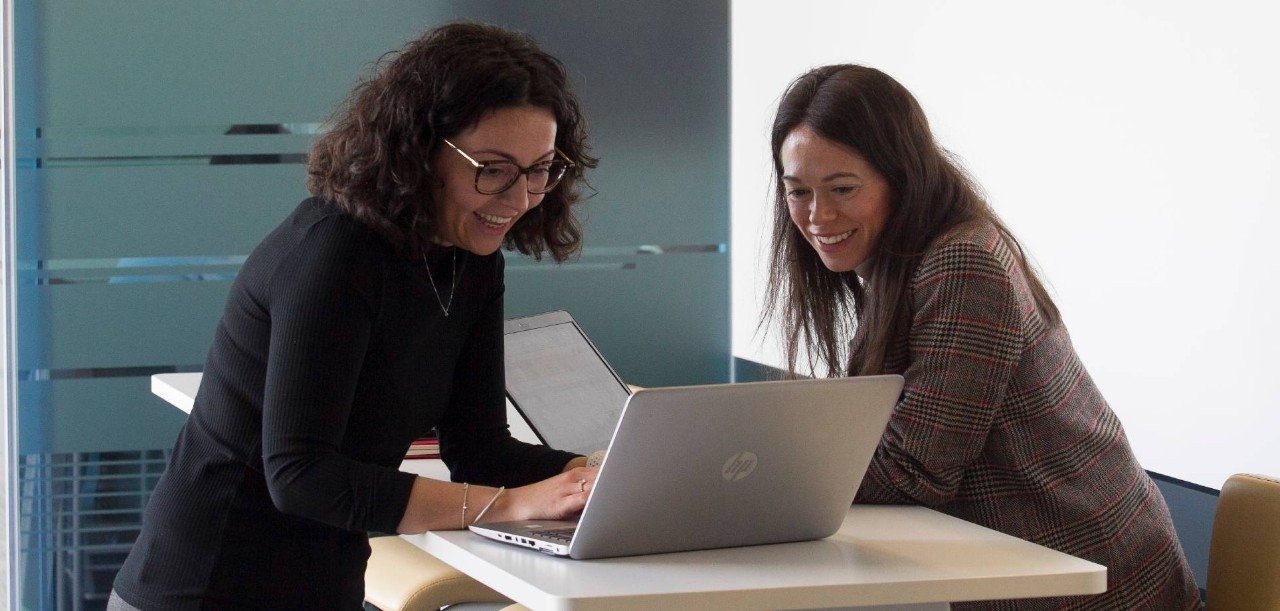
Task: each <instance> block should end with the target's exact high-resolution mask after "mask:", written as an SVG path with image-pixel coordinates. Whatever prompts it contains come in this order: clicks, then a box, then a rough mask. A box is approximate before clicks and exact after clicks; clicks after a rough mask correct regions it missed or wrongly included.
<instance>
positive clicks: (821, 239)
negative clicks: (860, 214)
mask: <svg viewBox="0 0 1280 611" xmlns="http://www.w3.org/2000/svg"><path fill="white" fill-rule="evenodd" d="M851 235H853V230H849V231H846V232H844V233H842V234H840V235H816V236H813V237H814V239H816V240H818V243H820V244H838V243H840V242H843V241H845V240H846V239H848V238H849V236H851Z"/></svg>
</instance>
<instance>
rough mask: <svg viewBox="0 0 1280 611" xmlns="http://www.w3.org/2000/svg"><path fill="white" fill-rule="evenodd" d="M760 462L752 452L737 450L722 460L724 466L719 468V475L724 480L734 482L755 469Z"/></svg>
mask: <svg viewBox="0 0 1280 611" xmlns="http://www.w3.org/2000/svg"><path fill="white" fill-rule="evenodd" d="M758 464H760V459H759V458H757V457H756V455H755V453H754V452H738V453H737V454H734V455H733V456H730V457H729V460H726V461H724V467H723V468H722V469H720V475H721V477H724V481H726V482H736V481H738V480H740V479H742V478H744V477H746V476H748V475H751V472H752V471H755V470H756V465H758Z"/></svg>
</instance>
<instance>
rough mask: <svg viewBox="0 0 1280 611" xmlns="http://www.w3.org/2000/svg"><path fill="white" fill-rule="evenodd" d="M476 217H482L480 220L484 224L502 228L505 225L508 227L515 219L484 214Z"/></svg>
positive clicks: (480, 213) (479, 213) (477, 214)
mask: <svg viewBox="0 0 1280 611" xmlns="http://www.w3.org/2000/svg"><path fill="white" fill-rule="evenodd" d="M476 216H478V217H480V220H481V221H483V222H484V224H486V225H491V226H493V227H501V226H503V225H506V224H507V223H510V222H511V219H513V218H515V217H513V216H494V215H492V214H485V213H483V212H477V213H476Z"/></svg>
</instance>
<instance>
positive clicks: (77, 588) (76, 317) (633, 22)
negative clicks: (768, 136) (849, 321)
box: [14, 0, 730, 609]
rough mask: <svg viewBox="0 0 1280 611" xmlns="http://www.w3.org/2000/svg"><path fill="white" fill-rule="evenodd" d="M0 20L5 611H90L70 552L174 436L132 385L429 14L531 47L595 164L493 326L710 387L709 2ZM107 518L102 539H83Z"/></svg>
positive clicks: (714, 113) (722, 287)
mask: <svg viewBox="0 0 1280 611" xmlns="http://www.w3.org/2000/svg"><path fill="white" fill-rule="evenodd" d="M304 6H305V10H304V9H303V7H304ZM14 9H15V39H14V43H15V46H16V48H17V65H16V81H17V91H16V93H17V106H16V112H17V123H18V125H17V127H18V129H17V132H16V134H15V135H16V141H17V150H18V159H17V160H16V161H17V165H18V167H19V171H18V189H17V197H16V199H17V207H18V227H17V230H18V234H19V237H18V244H17V248H18V252H19V257H18V262H17V263H18V266H19V268H20V274H19V275H20V278H19V281H20V285H19V288H18V312H17V315H18V324H19V329H18V338H17V342H18V353H17V356H18V372H17V375H18V378H19V404H18V412H19V421H18V436H19V447H18V453H19V465H17V467H16V469H17V473H18V482H19V487H20V489H21V499H20V504H22V506H23V507H24V510H23V511H24V513H23V518H22V520H23V523H22V532H21V533H20V537H21V539H22V540H21V542H20V545H21V548H22V551H21V554H22V558H21V561H20V568H21V569H22V570H23V576H22V581H21V584H20V587H21V590H22V600H23V605H24V607H25V608H41V609H43V608H52V607H60V608H61V607H64V606H67V605H68V604H69V605H70V607H71V608H85V607H88V608H98V607H100V605H101V598H100V594H101V592H102V580H103V578H104V577H103V575H86V574H85V571H88V570H89V569H87V568H85V567H87V566H89V565H90V564H92V562H91V560H92V558H89V557H88V556H86V555H85V554H87V553H89V552H92V551H102V550H108V549H109V550H113V551H112V553H114V554H116V556H117V557H118V556H120V555H121V554H122V553H123V552H122V550H123V551H127V548H128V545H129V544H130V543H131V541H132V539H131V537H132V536H134V535H133V531H132V530H130V529H131V528H136V523H131V522H130V520H133V522H136V512H137V507H140V504H141V502H143V501H144V500H145V493H146V490H148V489H149V486H150V485H151V484H152V483H153V481H154V477H155V472H157V469H158V467H157V465H161V466H162V465H163V454H161V455H156V454H155V453H156V452H163V451H164V450H165V449H167V448H168V447H169V446H170V445H171V444H172V440H173V438H174V434H175V433H176V432H177V430H178V428H179V427H180V426H181V424H182V422H183V416H182V415H181V414H180V413H179V412H177V411H176V410H174V409H172V408H170V407H168V406H167V405H165V404H164V403H163V402H162V401H160V400H159V399H157V398H155V397H153V396H151V394H150V392H149V380H148V376H149V375H151V374H152V373H157V372H166V371H195V370H198V369H199V368H200V366H201V363H202V362H203V360H204V353H205V350H206V349H207V347H208V344H209V341H210V338H211V337H212V332H213V329H214V326H215V324H216V322H217V318H218V316H219V314H220V312H221V308H222V304H223V301H224V299H225V296H226V293H227V289H228V288H229V286H230V279H231V278H233V277H234V274H235V273H236V271H237V269H238V266H239V264H240V262H241V261H242V260H243V257H244V255H246V254H248V252H249V251H250V249H252V247H253V246H254V245H255V244H256V243H257V242H258V240H259V239H261V237H262V236H263V235H265V234H266V232H267V231H268V230H270V229H271V228H272V227H274V226H275V225H276V224H277V223H278V222H279V221H280V220H281V219H282V218H283V217H284V215H285V214H287V213H288V212H289V211H290V210H292V209H293V207H294V206H295V205H296V204H297V202H298V201H299V200H300V199H301V198H303V197H305V195H306V193H305V188H304V187H305V185H304V180H305V165H304V163H305V154H306V152H307V149H308V145H309V143H310V142H311V140H312V138H313V137H314V135H315V133H316V132H317V131H318V130H319V129H321V125H322V124H323V122H324V121H325V120H326V119H327V118H328V116H329V114H330V112H331V111H332V110H333V109H334V107H335V106H336V105H337V104H338V103H339V102H340V101H341V100H343V99H344V98H345V96H346V94H347V92H348V91H349V90H350V88H351V86H352V85H353V84H354V83H355V82H356V80H357V79H358V78H359V77H360V76H361V74H363V73H365V71H366V70H367V69H368V68H369V67H370V65H371V63H372V62H373V61H375V60H376V59H378V57H379V56H380V55H381V54H383V53H384V52H387V51H390V50H393V49H395V48H397V47H399V46H400V45H401V44H402V43H403V42H405V41H407V40H409V39H411V38H413V37H415V36H417V35H418V34H419V33H421V32H422V31H423V30H424V29H426V28H428V27H430V26H431V25H433V24H439V23H443V22H446V21H450V20H454V19H459V18H468V19H474V20H479V21H487V22H491V23H497V24H500V25H505V26H508V27H513V28H515V29H520V30H524V31H526V32H529V33H530V34H532V35H533V36H534V37H535V38H537V39H538V40H539V42H540V43H541V44H542V45H543V46H544V47H545V48H547V49H548V50H549V51H551V52H552V53H554V54H555V55H557V56H558V57H559V58H560V59H561V60H563V61H564V63H565V64H566V65H567V66H568V68H569V70H570V73H571V75H572V77H573V78H574V80H575V83H576V86H577V90H578V92H579V94H580V96H581V97H582V99H583V102H584V104H585V107H586V111H587V117H588V122H589V127H590V130H591V133H592V136H593V144H594V150H593V154H594V155H595V156H597V157H599V158H600V159H601V163H600V167H599V169H598V170H596V171H595V172H594V173H592V174H591V175H589V180H590V182H591V185H592V186H593V187H594V190H595V194H594V196H593V197H592V198H591V199H590V200H589V201H588V203H587V205H586V211H587V216H586V219H585V227H586V240H585V246H586V248H585V250H584V253H583V256H582V257H581V258H580V259H579V260H577V261H574V262H571V263H569V264H566V265H560V266H556V265H551V264H548V263H546V262H542V263H536V262H534V261H532V260H527V259H524V258H521V257H519V256H517V255H508V278H507V280H508V291H507V295H508V299H507V306H508V311H507V314H508V316H518V315H524V314H530V313H535V312H540V311H546V310H552V309H567V310H569V311H570V312H572V313H573V314H574V316H575V317H576V318H577V319H579V321H580V322H581V324H582V325H583V326H584V328H586V330H587V331H588V333H589V334H590V335H591V337H592V340H593V341H594V342H595V343H596V345H597V346H598V347H599V348H600V349H601V351H602V352H603V353H604V354H605V355H606V357H607V358H608V359H609V361H610V362H611V363H612V364H613V365H614V366H615V368H616V369H617V370H618V372H619V373H620V374H621V375H622V376H623V377H624V378H625V379H626V380H627V381H628V382H632V383H636V384H642V385H650V386H652V385H672V384H686V383H703V382H715V381H727V380H728V379H729V377H730V373H729V367H730V357H729V320H728V312H729V287H728V278H729V262H728V253H727V246H726V244H727V242H728V234H729V220H728V218H729V186H728V185H729V135H728V134H729V14H728V11H729V8H728V2H727V0H720V1H700V2H693V3H685V2H675V1H670V0H659V1H654V2H638V3H637V2H622V1H617V2H566V1H549V2H537V3H532V2H496V1H474V2H471V1H469V2H461V1H454V2H447V1H446V2H440V1H432V2H421V1H420V0H415V1H412V2H408V1H403V2H392V1H384V2H376V3H363V2H349V1H337V0H333V1H323V2H321V1H316V2H307V3H305V5H304V3H299V2H289V1H284V0H275V1H257V2H236V3H231V2H180V3H157V2H143V1H141V0H122V1H113V2H109V3H89V2H74V3H73V2H37V1H35V0H17V1H15V2H14ZM157 456H158V457H157ZM121 473H122V474H126V475H119V474H121ZM111 474H116V475H111ZM126 476H127V477H126ZM129 478H133V479H136V481H132V480H130V481H132V483H127V484H126V483H122V482H124V481H125V480H126V479H129ZM130 486H132V488H130ZM122 490H127V491H130V493H131V494H135V495H136V496H138V499H140V500H135V501H130V503H132V505H131V504H130V503H125V502H123V501H120V500H119V499H120V498H121V497H122V495H123V494H124V493H123V492H121V491H122ZM105 511H111V512H114V513H111V514H110V515H111V516H112V518H111V519H112V520H113V524H115V526H112V527H110V528H107V527H103V528H104V529H106V530H109V531H110V532H109V534H107V535H104V534H103V531H101V530H99V531H91V530H89V529H87V527H85V526H84V525H85V519H84V517H85V516H89V515H107V514H104V513H102V512H105ZM92 512H99V513H98V514H93V513H92ZM68 525H74V526H68ZM76 529H80V530H76ZM91 533H96V534H92V536H91ZM86 550H88V551H86ZM104 562H105V565H106V566H109V565H110V563H111V561H110V559H108V560H107V561H104ZM77 563H78V564H77ZM99 564H103V563H102V562H100V563H99ZM77 567H79V568H77ZM70 574H74V577H67V575H70ZM106 583H108V584H109V579H108V580H107V582H106Z"/></svg>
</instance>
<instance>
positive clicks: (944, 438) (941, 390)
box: [856, 223, 1199, 611]
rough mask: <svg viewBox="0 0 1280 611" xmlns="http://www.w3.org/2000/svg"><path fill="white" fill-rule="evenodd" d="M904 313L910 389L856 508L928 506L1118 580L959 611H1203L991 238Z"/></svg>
mask: <svg viewBox="0 0 1280 611" xmlns="http://www.w3.org/2000/svg"><path fill="white" fill-rule="evenodd" d="M907 302H908V304H909V306H910V308H911V309H910V316H911V324H910V331H909V332H908V334H907V336H906V337H902V338H899V339H898V340H897V341H896V342H895V343H894V344H893V345H892V346H891V347H890V349H889V352H888V354H886V364H885V370H886V373H900V374H902V375H903V377H905V378H906V386H905V387H904V389H903V393H902V397H901V399H900V400H899V402H898V405H897V407H896V408H895V410H894V413H893V416H892V418H891V419H890V421H889V426H888V429H887V430H886V431H885V434H884V438H883V439H882V440H881V442H880V446H879V448H878V449H877V450H876V454H875V458H874V459H873V460H872V464H871V467H870V469H869V470H868V472H867V475H866V478H865V480H864V481H863V484H862V487H861V489H859V491H858V496H857V501H856V502H860V503H909V504H919V505H926V506H929V507H933V508H935V509H937V510H939V511H942V512H944V513H947V514H950V515H953V516H956V517H958V518H962V519H964V520H968V521H970V522H974V523H977V524H981V525H983V526H986V527H988V528H992V529H994V530H998V531H1001V532H1005V533H1008V534H1011V535H1014V536H1017V537H1021V538H1023V539H1026V540H1028V541H1033V542H1035V543H1039V544H1041V545H1044V546H1047V547H1050V548H1053V549H1057V550H1060V551H1063V552H1066V553H1068V554H1071V555H1073V556H1078V557H1080V558H1085V559H1088V560H1091V561H1093V562H1097V563H1099V564H1102V565H1105V566H1106V567H1107V592H1106V593H1105V594H1100V595H1097V596H1076V597H1068V598H1053V599H1026V600H1015V601H988V602H981V603H959V604H955V605H953V607H952V608H953V609H1118V610H1119V609H1123V610H1131V609H1159V610H1161V611H1169V610H1182V609H1195V608H1198V607H1199V595H1198V591H1197V589H1196V585H1195V581H1194V578H1193V577H1192V574H1191V571H1190V569H1189V568H1188V565H1187V561H1186V558H1185V557H1184V556H1183V552H1182V548H1181V546H1180V545H1179V543H1178V539H1177V536H1176V534H1175V533H1174V529H1173V523H1172V521H1171V520H1170V517H1169V510H1168V508H1167V507H1166V506H1165V502H1164V499H1163V497H1162V496H1161V495H1160V493H1159V491H1158V490H1157V489H1156V487H1155V485H1154V483H1152V481H1151V479H1150V478H1149V477H1148V476H1147V474H1146V472H1145V471H1144V470H1143V469H1142V466H1141V465H1139V464H1138V461H1137V459H1136V458H1134V455H1133V452H1132V450H1131V449H1130V447H1129V443H1128V441H1127V439H1126V437H1125V434H1124V429H1123V428H1122V427H1121V425H1120V421H1119V420H1118V419H1117V418H1116V415H1115V414H1114V413H1112V411H1111V409H1110V407H1108V406H1107V402H1106V400H1104V399H1103V398H1102V394H1101V393H1100V392H1099V391H1098V388H1097V387H1096V386H1094V384H1093V381H1092V380H1091V379H1090V378H1089V374H1088V373H1087V372H1086V371H1085V368H1084V365H1083V364H1082V363H1081V362H1080V359H1079V358H1078V357H1077V356H1076V353H1075V350H1074V349H1073V348H1072V346H1071V339H1070V337H1069V336H1068V335H1067V330H1066V328H1064V327H1063V326H1062V325H1061V324H1058V325H1054V326H1047V325H1046V324H1045V322H1044V320H1043V319H1042V318H1041V316H1040V315H1039V313H1038V311H1037V309H1036V308H1035V302H1034V300H1033V298H1032V295H1031V292H1030V290H1029V288H1028V286H1027V282H1026V276H1025V275H1024V270H1023V269H1022V268H1021V265H1020V263H1019V262H1018V259H1017V257H1016V256H1015V255H1014V253H1013V251H1012V250H1011V248H1010V246H1009V244H1008V243H1006V241H1005V240H1004V239H1003V238H1002V237H1001V236H1000V234H999V232H998V231H997V230H996V229H995V227H994V226H992V225H990V224H986V223H982V224H973V225H967V226H962V227H960V228H957V229H954V230H952V231H951V232H950V233H949V234H948V235H946V236H944V237H943V238H942V239H941V240H939V241H938V243H936V244H935V245H934V246H933V247H932V248H931V249H930V250H929V252H927V253H926V254H925V256H924V258H923V259H922V261H921V263H920V266H919V268H918V269H917V270H916V272H915V275H914V277H913V279H912V282H911V286H910V288H909V293H908V298H907Z"/></svg>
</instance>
